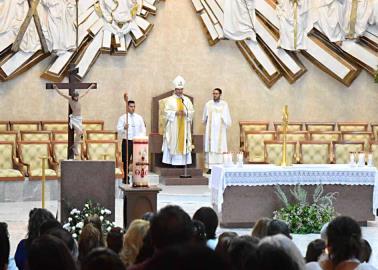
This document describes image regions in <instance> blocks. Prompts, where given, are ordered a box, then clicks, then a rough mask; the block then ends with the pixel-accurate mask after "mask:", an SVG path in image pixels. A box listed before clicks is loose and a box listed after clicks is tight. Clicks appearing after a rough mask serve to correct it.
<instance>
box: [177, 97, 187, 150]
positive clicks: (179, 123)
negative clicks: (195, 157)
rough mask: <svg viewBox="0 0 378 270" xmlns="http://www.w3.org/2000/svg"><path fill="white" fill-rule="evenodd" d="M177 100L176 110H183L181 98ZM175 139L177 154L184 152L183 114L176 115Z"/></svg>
mask: <svg viewBox="0 0 378 270" xmlns="http://www.w3.org/2000/svg"><path fill="white" fill-rule="evenodd" d="M176 102H177V111H184V109H185V107H184V103H183V102H182V99H181V98H177V99H176ZM177 131H178V134H177V137H178V138H177V141H178V149H177V152H178V153H179V154H184V145H185V115H180V116H178V119H177Z"/></svg>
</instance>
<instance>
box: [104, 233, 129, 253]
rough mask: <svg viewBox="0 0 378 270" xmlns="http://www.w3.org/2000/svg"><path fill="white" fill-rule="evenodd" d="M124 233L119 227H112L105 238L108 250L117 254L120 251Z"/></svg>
mask: <svg viewBox="0 0 378 270" xmlns="http://www.w3.org/2000/svg"><path fill="white" fill-rule="evenodd" d="M124 233H125V231H124V230H123V229H122V228H121V227H114V228H112V229H111V230H110V232H109V233H108V235H107V237H106V243H107V244H108V248H110V249H111V250H113V251H114V252H115V253H117V254H118V253H119V252H120V251H121V249H122V246H123V235H124Z"/></svg>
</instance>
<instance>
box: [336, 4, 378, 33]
mask: <svg viewBox="0 0 378 270" xmlns="http://www.w3.org/2000/svg"><path fill="white" fill-rule="evenodd" d="M342 1H343V2H344V4H343V22H342V24H343V30H344V32H345V35H346V38H349V39H354V38H357V37H359V36H361V35H363V34H364V32H365V31H366V29H367V28H368V26H369V24H374V23H376V18H375V12H374V6H377V4H376V0H342Z"/></svg>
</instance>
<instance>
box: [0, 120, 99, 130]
mask: <svg viewBox="0 0 378 270" xmlns="http://www.w3.org/2000/svg"><path fill="white" fill-rule="evenodd" d="M83 127H84V129H85V130H104V121H102V120H84V121H83ZM67 129H68V124H67V121H65V120H53V121H0V131H7V130H13V131H21V130H23V131H31V130H50V131H52V130H67Z"/></svg>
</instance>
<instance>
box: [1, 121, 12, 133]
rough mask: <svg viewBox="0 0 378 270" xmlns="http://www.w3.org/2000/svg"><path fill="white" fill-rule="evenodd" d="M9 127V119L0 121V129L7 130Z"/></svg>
mask: <svg viewBox="0 0 378 270" xmlns="http://www.w3.org/2000/svg"><path fill="white" fill-rule="evenodd" d="M9 129H10V128H9V121H0V131H7V130H9Z"/></svg>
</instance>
